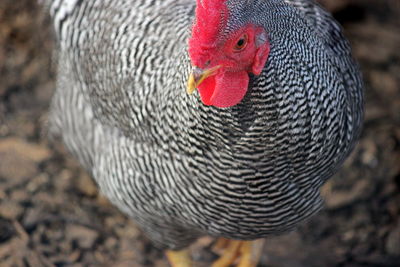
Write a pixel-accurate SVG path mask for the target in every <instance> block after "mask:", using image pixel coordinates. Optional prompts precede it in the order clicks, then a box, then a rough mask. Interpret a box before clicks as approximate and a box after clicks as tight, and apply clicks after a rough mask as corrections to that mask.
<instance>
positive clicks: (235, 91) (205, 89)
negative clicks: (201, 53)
mask: <svg viewBox="0 0 400 267" xmlns="http://www.w3.org/2000/svg"><path fill="white" fill-rule="evenodd" d="M248 85H249V75H248V73H247V72H246V71H239V72H223V73H221V74H218V75H216V76H213V77H210V78H208V79H206V80H204V81H203V82H202V83H201V84H200V86H199V88H198V89H199V93H200V96H201V100H202V101H203V103H204V104H205V105H212V106H216V107H219V108H227V107H232V106H234V105H236V104H238V103H239V102H240V101H241V100H242V99H243V97H244V96H245V95H246V92H247V87H248Z"/></svg>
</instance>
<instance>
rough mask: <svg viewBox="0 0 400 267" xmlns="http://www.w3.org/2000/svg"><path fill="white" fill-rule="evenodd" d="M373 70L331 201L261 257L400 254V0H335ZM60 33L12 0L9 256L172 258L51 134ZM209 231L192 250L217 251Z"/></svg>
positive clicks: (3, 64) (4, 243) (0, 137)
mask: <svg viewBox="0 0 400 267" xmlns="http://www.w3.org/2000/svg"><path fill="white" fill-rule="evenodd" d="M322 2H324V3H325V4H326V5H327V6H328V7H329V8H330V10H332V11H334V14H335V17H336V18H337V19H338V20H339V21H340V22H341V23H342V24H343V26H344V28H345V32H346V35H347V36H348V38H349V39H350V42H351V44H352V46H353V49H354V55H355V57H356V58H357V59H358V60H359V62H360V65H361V68H362V71H363V73H364V78H365V87H366V116H365V124H364V130H363V133H362V136H361V140H360V142H359V144H358V146H357V147H356V149H355V151H354V153H353V154H352V155H351V157H350V158H349V159H348V160H347V162H346V163H345V165H344V167H343V168H342V170H341V171H340V173H339V174H337V175H336V176H335V177H334V178H333V179H331V181H330V182H329V183H328V184H327V186H325V187H324V189H323V194H324V196H325V198H326V208H325V209H324V210H323V211H321V212H320V213H319V214H318V215H317V216H315V217H313V218H312V219H311V220H310V221H308V222H306V223H304V224H302V225H301V226H300V227H299V228H298V229H297V230H296V231H295V232H292V233H288V234H285V235H282V236H279V237H271V238H269V239H268V240H267V243H266V247H265V253H264V254H263V256H262V259H261V263H260V265H259V266H274V267H280V266H290V267H292V266H295V267H297V266H304V267H308V266H400V30H399V29H400V19H399V17H400V1H398V0H379V1H374V0H353V1H352V0H340V1H338V0H325V1H322ZM53 48H54V42H53V39H52V34H51V30H50V27H49V18H48V17H47V16H46V14H43V12H40V10H39V7H38V6H37V4H36V1H32V0H18V1H15V0H1V1H0V266H76V267H78V266H121V267H122V266H130V267H134V266H157V267H161V266H168V265H167V262H166V260H165V258H164V256H163V253H162V251H159V250H158V249H156V248H154V247H153V246H152V245H151V244H150V243H149V241H148V240H147V239H146V238H145V237H144V236H143V234H142V233H141V232H140V231H139V230H138V229H137V228H136V227H135V226H134V224H133V223H132V222H131V221H130V220H129V219H128V218H126V217H125V216H124V215H122V214H121V213H120V212H119V211H118V210H117V209H116V208H114V207H112V206H111V205H110V204H109V203H108V202H107V200H105V199H104V198H103V197H102V196H101V195H100V194H99V193H98V191H97V188H96V186H95V184H94V183H93V181H92V180H91V178H90V177H89V176H88V175H87V174H86V173H85V172H84V171H83V170H82V169H81V168H80V167H79V164H78V163H77V162H76V161H75V160H74V159H73V158H72V157H71V156H70V155H69V154H68V153H66V152H65V150H64V148H63V146H62V145H61V144H59V143H50V142H49V141H48V139H47V137H46V130H45V129H46V117H47V110H48V106H49V102H50V98H51V95H52V92H53V89H54V86H55V84H54V80H55V72H54V67H55V63H54V62H53V59H52V50H53ZM209 246H210V240H209V239H208V238H205V239H202V240H200V241H199V242H198V243H196V244H195V245H194V246H193V248H192V250H193V255H194V258H195V259H196V260H198V262H199V264H198V266H209V262H210V261H211V260H212V259H213V258H215V255H214V254H212V253H210V252H209V250H208V247H209Z"/></svg>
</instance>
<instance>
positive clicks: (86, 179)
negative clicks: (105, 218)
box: [76, 173, 98, 197]
mask: <svg viewBox="0 0 400 267" xmlns="http://www.w3.org/2000/svg"><path fill="white" fill-rule="evenodd" d="M76 187H77V189H78V190H79V191H80V192H81V193H82V194H84V195H86V196H88V197H95V196H96V195H97V192H98V190H97V186H96V184H95V183H94V181H93V179H92V178H91V177H90V176H89V175H88V174H87V173H83V174H82V175H79V176H78V177H77V181H76Z"/></svg>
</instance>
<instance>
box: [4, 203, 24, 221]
mask: <svg viewBox="0 0 400 267" xmlns="http://www.w3.org/2000/svg"><path fill="white" fill-rule="evenodd" d="M23 212H24V208H23V207H22V206H21V205H19V204H18V203H17V202H14V201H4V202H2V203H1V205H0V215H1V216H3V217H5V218H7V219H18V218H19V216H21V215H22V213H23Z"/></svg>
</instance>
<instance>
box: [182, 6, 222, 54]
mask: <svg viewBox="0 0 400 267" xmlns="http://www.w3.org/2000/svg"><path fill="white" fill-rule="evenodd" d="M196 2H197V7H196V20H195V23H194V25H193V28H192V37H191V38H190V40H189V53H190V55H191V57H192V58H193V55H194V54H197V53H196V51H199V49H200V48H201V47H202V48H206V47H210V46H212V45H213V44H214V43H215V42H216V41H217V38H218V34H219V32H220V31H221V29H222V28H223V27H225V25H226V22H227V18H228V8H227V6H226V0H196Z"/></svg>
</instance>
